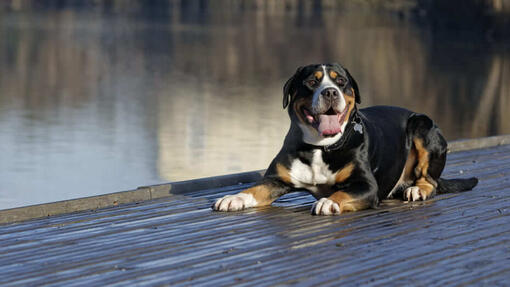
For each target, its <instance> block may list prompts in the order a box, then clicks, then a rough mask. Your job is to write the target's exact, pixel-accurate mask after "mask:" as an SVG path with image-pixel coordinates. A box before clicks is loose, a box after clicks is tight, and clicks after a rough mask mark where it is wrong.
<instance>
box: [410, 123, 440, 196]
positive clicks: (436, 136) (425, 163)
mask: <svg viewBox="0 0 510 287" xmlns="http://www.w3.org/2000/svg"><path fill="white" fill-rule="evenodd" d="M407 132H408V139H410V141H411V145H412V146H411V150H412V152H414V153H415V155H416V159H415V160H416V162H415V165H414V172H413V174H414V184H413V185H412V186H410V187H408V188H407V189H405V190H404V193H403V198H404V200H407V201H416V200H426V199H427V198H431V197H433V196H434V195H435V194H436V189H437V179H438V178H439V176H440V175H441V172H442V171H443V168H444V165H445V163H446V147H447V143H446V140H445V139H444V138H443V136H442V135H441V133H440V131H439V129H438V128H437V126H436V125H435V124H434V123H433V122H432V120H431V119H430V118H428V117H427V116H425V115H413V116H412V117H411V118H410V119H409V121H408V129H407Z"/></svg>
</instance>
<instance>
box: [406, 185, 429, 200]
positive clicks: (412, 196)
mask: <svg viewBox="0 0 510 287" xmlns="http://www.w3.org/2000/svg"><path fill="white" fill-rule="evenodd" d="M425 199H427V194H426V193H425V192H424V191H423V190H421V189H420V188H419V187H417V186H410V187H408V188H406V190H404V200H405V201H417V200H425Z"/></svg>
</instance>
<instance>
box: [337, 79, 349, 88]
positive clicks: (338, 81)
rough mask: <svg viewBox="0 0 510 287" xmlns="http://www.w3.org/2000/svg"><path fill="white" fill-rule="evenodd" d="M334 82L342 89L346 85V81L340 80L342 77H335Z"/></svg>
mask: <svg viewBox="0 0 510 287" xmlns="http://www.w3.org/2000/svg"><path fill="white" fill-rule="evenodd" d="M335 82H336V83H337V85H339V86H340V87H343V86H345V84H346V83H347V80H346V79H345V78H342V77H336V78H335Z"/></svg>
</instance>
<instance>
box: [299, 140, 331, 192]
mask: <svg viewBox="0 0 510 287" xmlns="http://www.w3.org/2000/svg"><path fill="white" fill-rule="evenodd" d="M289 174H290V178H291V181H292V184H294V186H295V187H297V188H306V189H308V190H310V191H317V185H322V184H326V185H333V184H335V173H333V172H331V170H329V168H328V165H327V164H326V163H325V162H324V161H323V160H322V151H321V150H315V151H314V152H313V157H312V161H311V163H310V165H308V164H305V163H303V162H302V161H301V160H300V159H294V161H293V162H292V165H291V167H290V172H289Z"/></svg>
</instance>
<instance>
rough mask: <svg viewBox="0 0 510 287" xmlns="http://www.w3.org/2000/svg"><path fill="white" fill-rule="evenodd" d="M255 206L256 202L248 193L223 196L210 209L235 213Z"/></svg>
mask: <svg viewBox="0 0 510 287" xmlns="http://www.w3.org/2000/svg"><path fill="white" fill-rule="evenodd" d="M254 206H257V201H256V200H255V198H254V197H253V195H251V194H249V193H238V194H233V195H225V196H224V197H222V198H220V199H218V200H217V201H216V203H214V205H213V207H212V209H213V210H217V211H237V210H242V209H245V208H249V207H254Z"/></svg>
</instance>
